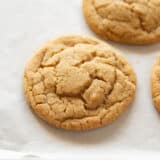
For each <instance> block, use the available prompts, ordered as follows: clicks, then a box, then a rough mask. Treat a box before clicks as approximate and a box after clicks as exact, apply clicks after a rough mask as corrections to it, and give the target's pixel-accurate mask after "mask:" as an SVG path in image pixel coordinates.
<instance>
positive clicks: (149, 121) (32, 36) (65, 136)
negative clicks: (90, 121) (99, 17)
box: [0, 0, 160, 159]
mask: <svg viewBox="0 0 160 160" xmlns="http://www.w3.org/2000/svg"><path fill="white" fill-rule="evenodd" d="M81 3H82V2H81V0H0V157H9V155H10V154H9V153H11V155H10V156H11V157H12V158H13V157H18V156H22V155H23V156H24V155H26V156H28V157H31V158H34V156H36V155H38V157H41V156H42V155H53V157H54V158H55V155H56V156H59V157H62V158H65V159H67V157H69V156H68V155H72V154H73V155H74V156H75V157H81V156H91V157H94V158H95V157H96V156H97V157H99V156H102V155H103V157H107V156H109V155H112V156H118V157H120V155H121V154H120V153H121V152H123V154H124V153H126V152H127V153H129V154H130V155H134V156H136V155H137V154H135V153H141V154H144V155H147V154H148V153H150V152H151V153H152V154H153V155H155V154H156V155H158V152H159V151H160V143H159V141H160V115H159V114H158V113H157V111H156V110H155V109H154V107H153V104H152V99H151V95H150V70H151V66H152V64H153V62H154V60H155V58H156V56H158V55H159V53H160V44H154V45H148V46H129V45H122V44H118V43H114V42H108V43H110V44H112V45H113V46H114V47H115V48H117V49H118V50H120V52H121V53H122V54H123V56H124V57H125V58H126V59H127V60H128V61H129V62H130V63H131V64H132V65H133V67H134V69H135V72H136V74H137V93H136V98H135V101H134V103H133V105H132V106H131V107H130V108H129V109H128V110H127V111H126V112H125V113H124V114H123V115H122V116H121V117H120V118H119V119H118V120H116V121H115V122H113V123H112V124H111V125H109V126H107V127H104V128H101V129H97V130H94V131H89V132H84V133H74V132H67V131H64V130H60V129H56V128H53V127H50V126H48V125H47V124H45V123H44V122H42V121H41V120H40V119H38V118H37V117H36V116H35V115H34V114H33V112H32V111H31V109H30V108H29V107H28V105H27V104H26V102H25V99H24V95H23V81H22V80H23V69H24V65H25V63H26V61H27V60H28V58H30V57H31V55H32V54H33V52H34V51H35V50H36V49H37V48H39V47H40V46H41V45H42V44H43V43H44V42H46V41H48V40H49V39H53V38H55V37H57V36H60V35H63V34H83V35H89V36H95V37H96V35H95V34H94V33H93V32H91V31H90V29H89V28H88V26H87V25H86V24H85V21H84V18H83V15H82V11H81ZM98 38H99V37H98ZM116 153H117V154H116ZM12 154H13V155H12ZM124 155H126V154H124ZM130 157H132V158H133V156H130Z"/></svg>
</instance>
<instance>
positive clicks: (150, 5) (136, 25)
mask: <svg viewBox="0 0 160 160" xmlns="http://www.w3.org/2000/svg"><path fill="white" fill-rule="evenodd" d="M83 12H84V16H85V18H86V21H87V23H88V24H89V26H90V27H91V29H92V30H93V31H94V32H96V33H97V34H98V35H100V36H102V37H103V38H106V39H110V40H113V41H116V42H122V43H129V44H149V43H153V42H157V41H160V0H83Z"/></svg>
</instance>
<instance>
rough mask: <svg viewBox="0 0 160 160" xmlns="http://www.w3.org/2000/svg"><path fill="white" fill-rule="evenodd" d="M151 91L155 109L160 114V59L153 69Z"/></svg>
mask: <svg viewBox="0 0 160 160" xmlns="http://www.w3.org/2000/svg"><path fill="white" fill-rule="evenodd" d="M151 90H152V98H153V101H154V104H155V107H156V108H157V110H158V111H159V112H160V57H158V58H157V59H156V62H155V64H154V66H153V68H152V74H151Z"/></svg>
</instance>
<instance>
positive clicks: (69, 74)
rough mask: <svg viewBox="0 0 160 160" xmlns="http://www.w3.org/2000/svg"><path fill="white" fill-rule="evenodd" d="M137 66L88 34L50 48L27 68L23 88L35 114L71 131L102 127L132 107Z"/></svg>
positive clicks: (53, 43) (63, 39) (65, 38)
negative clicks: (133, 66)
mask: <svg viewBox="0 0 160 160" xmlns="http://www.w3.org/2000/svg"><path fill="white" fill-rule="evenodd" d="M135 88H136V78H135V74H134V71H133V69H132V67H131V66H130V65H129V64H128V63H127V61H126V60H124V58H123V57H121V56H120V55H119V54H117V53H116V51H115V50H114V49H113V48H111V47H110V46H109V45H107V44H105V43H104V42H101V41H99V40H96V39H94V38H88V37H84V36H78V35H77V36H76V35H73V36H63V37H60V38H57V39H55V40H53V41H50V42H48V43H47V44H45V45H44V46H43V47H42V48H41V49H39V50H38V51H37V52H36V53H35V54H34V56H33V57H32V58H31V59H30V61H29V62H28V63H27V64H26V67H25V71H24V90H25V95H26V97H27V100H28V102H29V104H30V106H31V107H32V108H33V110H34V111H35V113H36V114H37V115H38V116H39V117H41V118H42V119H43V120H44V121H46V122H48V123H49V124H51V125H54V126H56V127H58V128H64V129H67V130H78V131H79V130H88V129H93V128H98V127H101V126H103V125H106V124H108V123H109V122H111V121H113V120H114V119H116V118H117V117H118V116H119V115H120V114H121V113H122V112H123V111H124V110H125V109H126V108H127V107H128V106H129V104H130V103H131V101H132V100H133V97H134V94H135Z"/></svg>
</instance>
